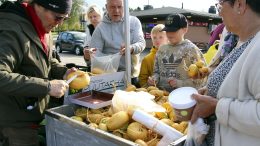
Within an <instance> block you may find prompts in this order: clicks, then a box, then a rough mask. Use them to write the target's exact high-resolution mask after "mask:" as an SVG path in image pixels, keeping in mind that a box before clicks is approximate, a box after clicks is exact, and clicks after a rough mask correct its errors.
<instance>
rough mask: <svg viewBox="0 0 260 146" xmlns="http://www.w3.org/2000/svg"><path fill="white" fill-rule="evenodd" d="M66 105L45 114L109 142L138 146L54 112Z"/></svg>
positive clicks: (49, 110) (64, 106)
mask: <svg viewBox="0 0 260 146" xmlns="http://www.w3.org/2000/svg"><path fill="white" fill-rule="evenodd" d="M67 106H69V105H63V106H60V107H56V108H52V109H48V110H46V111H45V115H47V116H49V117H52V118H54V119H57V120H59V121H61V122H64V123H67V124H69V125H71V126H72V127H75V128H78V129H80V130H83V131H86V132H89V133H91V134H93V136H96V137H99V138H103V139H106V140H108V141H111V142H113V143H115V144H118V145H120V146H122V145H125V146H138V144H136V143H134V142H132V141H129V140H126V139H124V138H120V137H118V136H115V135H113V134H111V133H109V132H105V131H103V130H100V129H97V128H93V127H90V126H88V125H87V124H86V123H82V122H78V121H75V120H73V119H71V118H69V117H68V116H65V115H63V114H60V113H57V112H55V110H60V108H66V107H67ZM72 108H74V107H72Z"/></svg>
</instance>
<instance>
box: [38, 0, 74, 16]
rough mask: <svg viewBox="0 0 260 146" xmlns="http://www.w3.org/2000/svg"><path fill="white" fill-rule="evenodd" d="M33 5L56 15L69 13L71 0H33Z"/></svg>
mask: <svg viewBox="0 0 260 146" xmlns="http://www.w3.org/2000/svg"><path fill="white" fill-rule="evenodd" d="M34 2H35V3H37V4H39V5H41V6H43V7H44V8H46V9H48V10H51V11H53V12H56V13H60V14H66V13H68V14H69V13H70V10H71V7H72V0H34Z"/></svg>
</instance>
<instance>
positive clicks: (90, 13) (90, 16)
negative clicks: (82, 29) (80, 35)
mask: <svg viewBox="0 0 260 146" xmlns="http://www.w3.org/2000/svg"><path fill="white" fill-rule="evenodd" d="M86 17H87V20H88V21H89V25H87V27H86V34H87V36H86V39H85V43H84V46H85V48H84V59H85V60H86V61H88V60H89V54H88V51H87V49H88V46H89V44H90V41H91V36H92V34H93V32H94V30H95V28H96V26H97V25H98V24H99V22H100V21H101V19H102V12H101V10H100V9H99V8H98V7H97V6H96V5H92V6H90V7H89V8H88V10H87V14H86Z"/></svg>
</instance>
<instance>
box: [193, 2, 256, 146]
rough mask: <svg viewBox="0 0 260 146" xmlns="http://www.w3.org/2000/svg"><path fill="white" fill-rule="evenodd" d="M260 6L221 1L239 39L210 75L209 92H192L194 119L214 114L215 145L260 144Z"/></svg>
mask: <svg viewBox="0 0 260 146" xmlns="http://www.w3.org/2000/svg"><path fill="white" fill-rule="evenodd" d="M259 5H260V1H259V0H220V1H219V3H218V8H219V10H220V11H219V14H220V16H221V17H223V22H224V24H225V26H226V28H227V30H228V31H230V32H232V33H234V34H237V35H238V36H239V39H240V40H239V42H238V44H237V46H236V48H235V49H233V50H232V51H231V52H230V53H229V54H228V56H227V57H226V58H225V59H224V60H223V61H222V62H221V63H220V64H219V65H218V66H217V68H216V69H215V70H213V71H212V72H211V74H210V75H209V79H208V85H207V87H208V88H207V92H206V91H204V92H200V93H201V94H193V95H192V97H193V98H194V99H195V100H196V101H197V105H196V107H195V109H194V112H193V115H192V122H195V121H196V119H197V118H198V117H202V118H205V117H209V116H210V117H211V118H209V119H212V117H214V116H212V115H213V114H215V117H216V124H215V125H216V128H215V142H214V145H215V146H245V145H250V146H259V144H260V116H259V115H260V103H259V101H260V100H259V99H260V88H259V87H260V67H259V64H260V60H259V58H260V53H259V52H260V32H259V31H260V7H259ZM202 93H207V94H205V95H202Z"/></svg>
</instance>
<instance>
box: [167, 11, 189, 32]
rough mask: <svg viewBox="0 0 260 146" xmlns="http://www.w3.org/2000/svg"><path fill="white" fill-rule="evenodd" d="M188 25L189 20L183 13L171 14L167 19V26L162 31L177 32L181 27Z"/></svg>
mask: <svg viewBox="0 0 260 146" xmlns="http://www.w3.org/2000/svg"><path fill="white" fill-rule="evenodd" d="M187 26H188V21H187V19H186V17H185V16H184V15H182V14H177V13H176V14H170V15H168V16H167V18H166V20H165V27H164V28H163V29H162V31H166V32H175V31H177V30H179V29H181V28H185V27H187Z"/></svg>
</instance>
